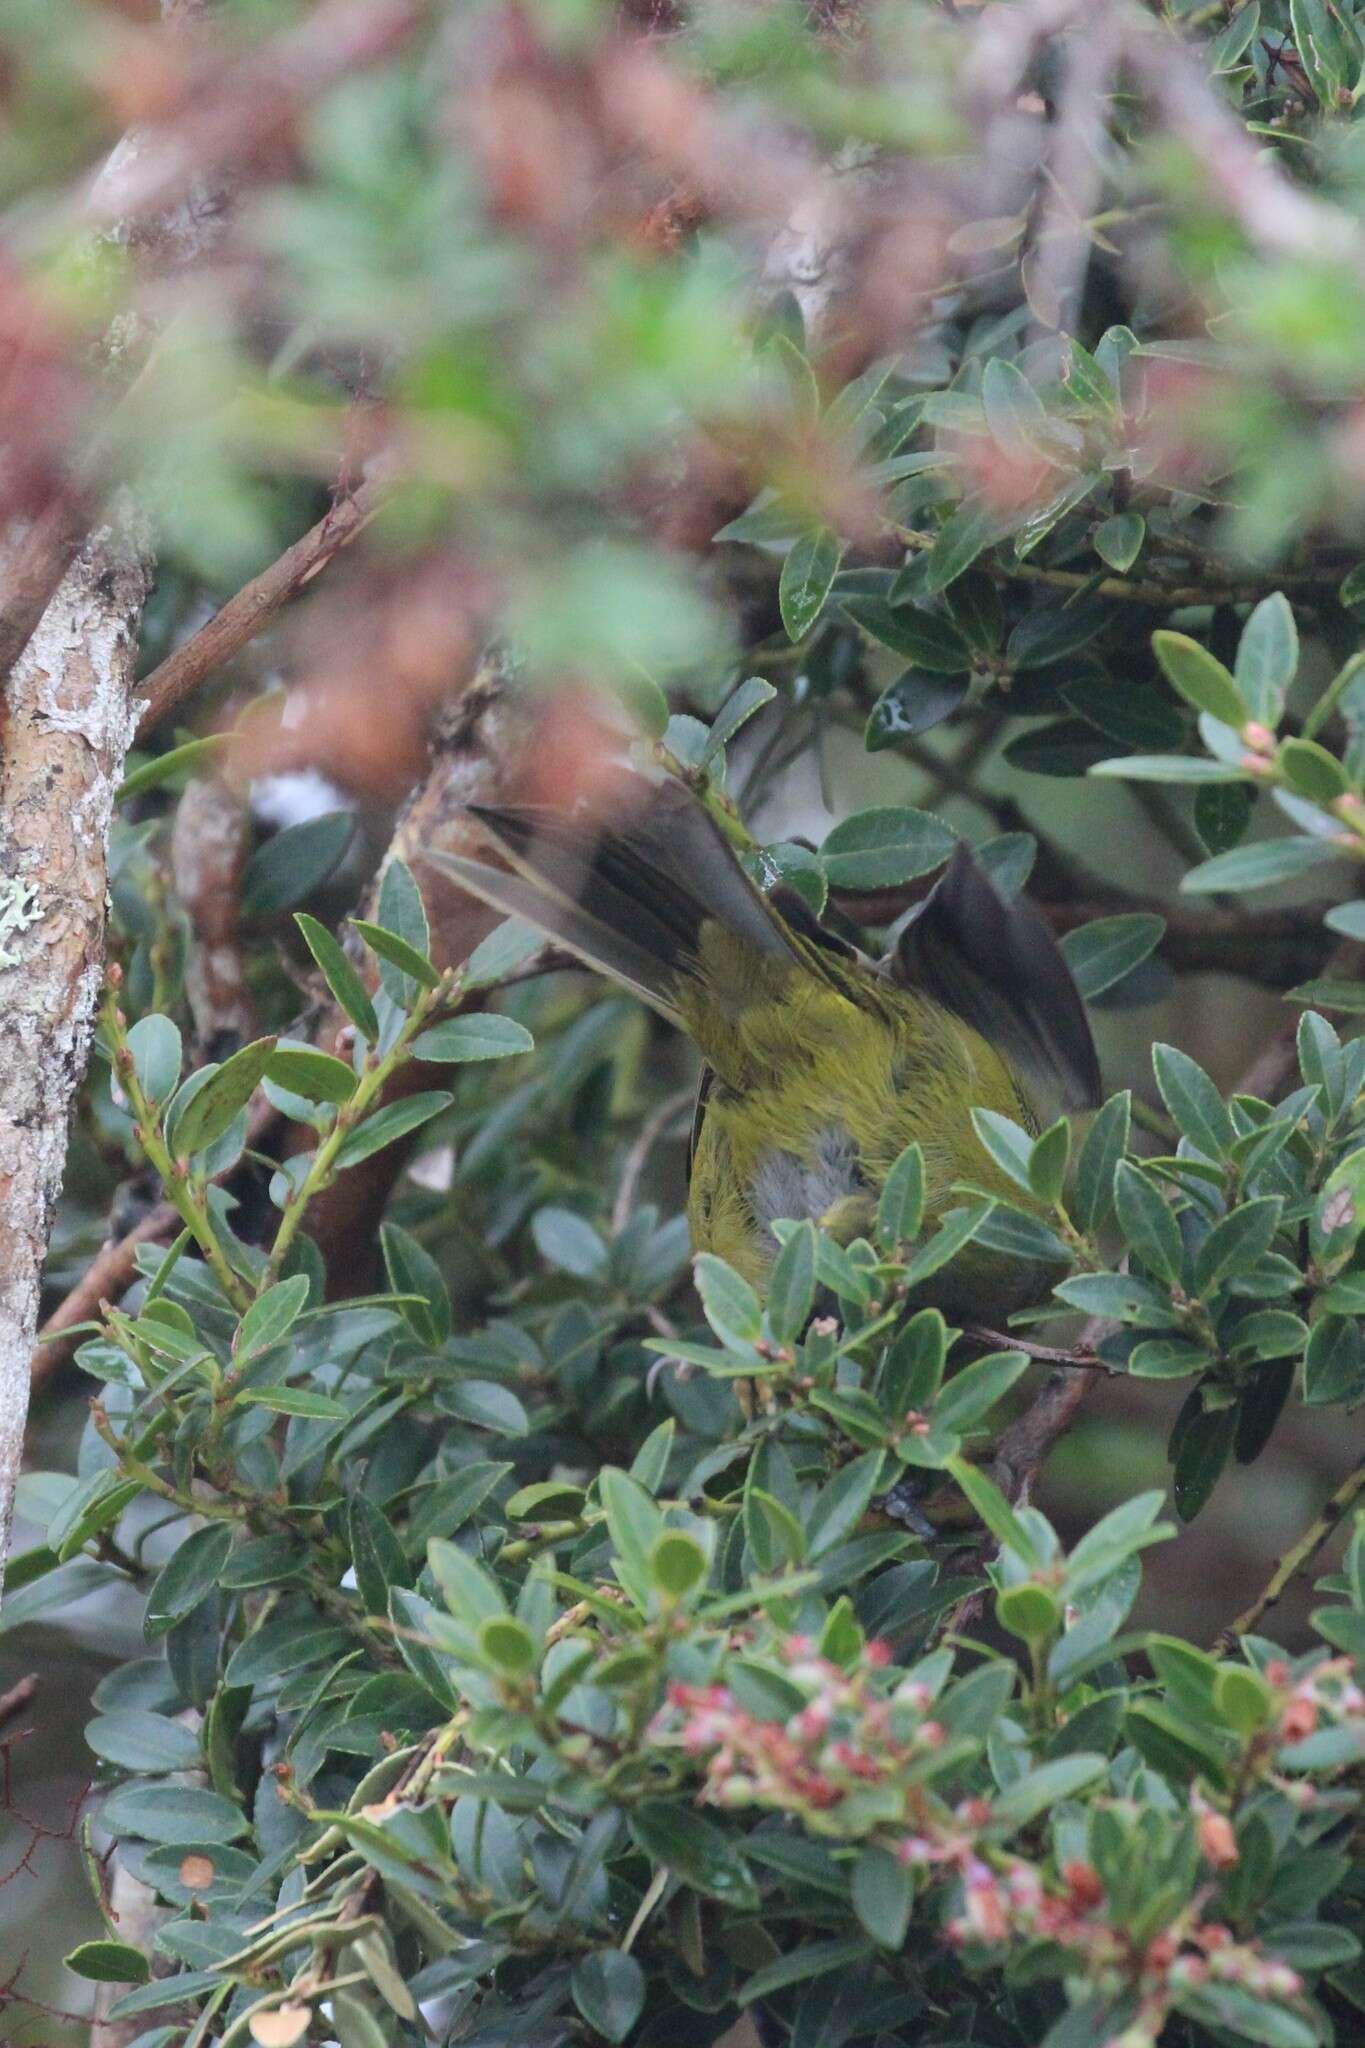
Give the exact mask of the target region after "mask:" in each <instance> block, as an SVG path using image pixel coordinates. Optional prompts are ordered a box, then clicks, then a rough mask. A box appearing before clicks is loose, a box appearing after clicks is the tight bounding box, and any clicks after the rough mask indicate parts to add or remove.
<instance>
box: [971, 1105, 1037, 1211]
mask: <svg viewBox="0 0 1365 2048" xmlns="http://www.w3.org/2000/svg"><path fill="white" fill-rule="evenodd" d="M972 1128H973V1129H974V1130H975V1132H976V1135H977V1137H978V1138H979V1139H980V1140H981V1143H982V1144H983V1145H984V1146H985V1148H986V1150H987V1152H989V1153H990V1155H991V1158H992V1159H993V1160H994V1161H995V1163H996V1165H997V1166H998V1167H999V1168H1000V1170H1001V1172H1002V1173H1004V1174H1006V1175H1007V1176H1008V1177H1009V1179H1010V1180H1012V1181H1013V1182H1014V1184H1015V1186H1016V1187H1021V1188H1023V1189H1024V1191H1025V1193H1028V1192H1029V1191H1030V1183H1029V1159H1030V1157H1031V1155H1032V1152H1033V1140H1032V1138H1031V1137H1030V1136H1029V1134H1028V1132H1027V1131H1026V1130H1024V1129H1023V1127H1022V1125H1020V1124H1017V1123H1015V1122H1013V1121H1012V1119H1011V1118H1009V1117H1007V1116H1001V1115H1000V1113H999V1111H998V1110H994V1109H974V1110H973V1111H972Z"/></svg>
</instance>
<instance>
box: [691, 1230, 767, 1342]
mask: <svg viewBox="0 0 1365 2048" xmlns="http://www.w3.org/2000/svg"><path fill="white" fill-rule="evenodd" d="M693 1271H694V1272H695V1274H696V1280H697V1292H698V1294H699V1295H700V1296H701V1305H702V1308H703V1310H704V1311H705V1315H706V1320H707V1322H708V1323H709V1324H710V1325H711V1328H712V1329H713V1330H714V1331H715V1333H716V1335H717V1336H718V1337H719V1339H720V1341H721V1343H722V1344H725V1345H728V1346H730V1347H731V1348H732V1349H734V1350H739V1351H748V1350H751V1349H752V1347H753V1345H754V1344H756V1343H757V1341H758V1339H759V1338H760V1337H761V1336H762V1334H763V1311H762V1307H761V1305H760V1303H759V1299H758V1296H757V1295H756V1294H755V1292H754V1290H753V1288H752V1287H751V1286H750V1285H749V1283H748V1281H747V1280H745V1279H742V1278H741V1277H740V1275H739V1274H738V1273H737V1272H736V1271H735V1269H734V1267H733V1266H727V1265H726V1263H725V1261H724V1259H718V1258H716V1257H715V1255H714V1254H713V1253H711V1252H699V1253H698V1255H697V1257H696V1259H695V1261H694V1262H693Z"/></svg>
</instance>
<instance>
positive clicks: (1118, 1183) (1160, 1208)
mask: <svg viewBox="0 0 1365 2048" xmlns="http://www.w3.org/2000/svg"><path fill="white" fill-rule="evenodd" d="M1114 1206H1115V1208H1116V1209H1117V1211H1118V1219H1119V1228H1120V1230H1122V1232H1123V1234H1124V1237H1125V1238H1126V1239H1127V1241H1128V1243H1129V1245H1130V1247H1131V1248H1132V1250H1133V1251H1135V1252H1136V1253H1137V1256H1138V1257H1139V1258H1140V1259H1141V1260H1142V1263H1143V1265H1144V1266H1146V1268H1147V1270H1148V1271H1149V1272H1150V1273H1152V1274H1153V1275H1154V1276H1155V1277H1156V1278H1157V1279H1158V1280H1164V1281H1165V1282H1166V1283H1167V1285H1168V1286H1170V1287H1178V1286H1179V1285H1180V1281H1181V1276H1182V1274H1183V1272H1184V1268H1185V1251H1184V1246H1183V1244H1182V1243H1181V1238H1180V1225H1179V1224H1178V1223H1177V1222H1176V1220H1175V1216H1174V1213H1173V1212H1172V1210H1171V1207H1170V1205H1169V1203H1168V1202H1167V1201H1166V1199H1165V1197H1164V1195H1163V1194H1162V1192H1161V1190H1160V1188H1159V1187H1158V1186H1157V1184H1156V1182H1155V1181H1154V1180H1152V1179H1151V1177H1150V1176H1149V1175H1148V1174H1146V1173H1144V1171H1143V1169H1142V1168H1141V1167H1140V1166H1135V1165H1134V1164H1133V1162H1132V1161H1131V1160H1129V1159H1124V1160H1122V1161H1120V1163H1119V1166H1118V1169H1117V1171H1116V1173H1115V1175H1114Z"/></svg>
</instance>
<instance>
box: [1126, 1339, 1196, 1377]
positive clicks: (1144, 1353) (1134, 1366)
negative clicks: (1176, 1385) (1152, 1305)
mask: <svg viewBox="0 0 1365 2048" xmlns="http://www.w3.org/2000/svg"><path fill="white" fill-rule="evenodd" d="M1212 1364H1213V1357H1212V1354H1211V1353H1210V1352H1208V1351H1206V1350H1205V1349H1204V1347H1203V1345H1202V1344H1195V1343H1191V1342H1189V1341H1187V1340H1186V1339H1185V1338H1183V1337H1149V1338H1147V1339H1146V1341H1145V1342H1143V1343H1141V1344H1135V1345H1134V1346H1133V1349H1132V1350H1131V1351H1130V1352H1129V1354H1128V1370H1129V1372H1130V1373H1131V1374H1132V1375H1133V1378H1134V1379H1137V1380H1183V1379H1188V1378H1189V1376H1190V1374H1191V1373H1192V1372H1206V1371H1207V1370H1208V1368H1209V1367H1210V1366H1211V1365H1212Z"/></svg>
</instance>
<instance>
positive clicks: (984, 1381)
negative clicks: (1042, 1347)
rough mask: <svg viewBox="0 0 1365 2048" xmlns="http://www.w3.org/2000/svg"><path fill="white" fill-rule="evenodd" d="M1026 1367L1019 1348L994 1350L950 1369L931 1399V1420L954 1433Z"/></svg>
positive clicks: (988, 1406)
mask: <svg viewBox="0 0 1365 2048" xmlns="http://www.w3.org/2000/svg"><path fill="white" fill-rule="evenodd" d="M1027 1371H1028V1359H1027V1358H1026V1357H1025V1355H1024V1353H1023V1352H1022V1351H996V1352H992V1353H991V1355H990V1356H989V1357H988V1358H979V1359H977V1360H976V1361H975V1363H974V1364H972V1365H967V1366H964V1367H963V1368H962V1370H961V1372H957V1373H954V1375H953V1377H952V1378H951V1379H950V1380H949V1381H948V1383H947V1385H946V1386H945V1387H944V1388H943V1389H942V1391H941V1393H940V1394H939V1397H938V1399H937V1401H936V1402H935V1403H934V1422H935V1425H941V1426H942V1427H943V1428H944V1429H949V1430H951V1431H953V1433H954V1434H955V1435H959V1434H961V1433H962V1432H963V1431H965V1430H968V1429H970V1428H971V1427H972V1425H973V1424H974V1423H977V1422H979V1421H980V1420H981V1417H982V1416H983V1415H986V1414H988V1413H989V1411H990V1410H991V1409H992V1408H993V1407H994V1406H995V1404H996V1402H997V1401H999V1400H1001V1399H1002V1398H1003V1396H1004V1395H1006V1394H1007V1393H1008V1392H1009V1390H1010V1388H1011V1387H1012V1386H1013V1385H1014V1383H1015V1381H1016V1380H1018V1379H1020V1378H1022V1376H1023V1375H1024V1373H1026V1372H1027Z"/></svg>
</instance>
